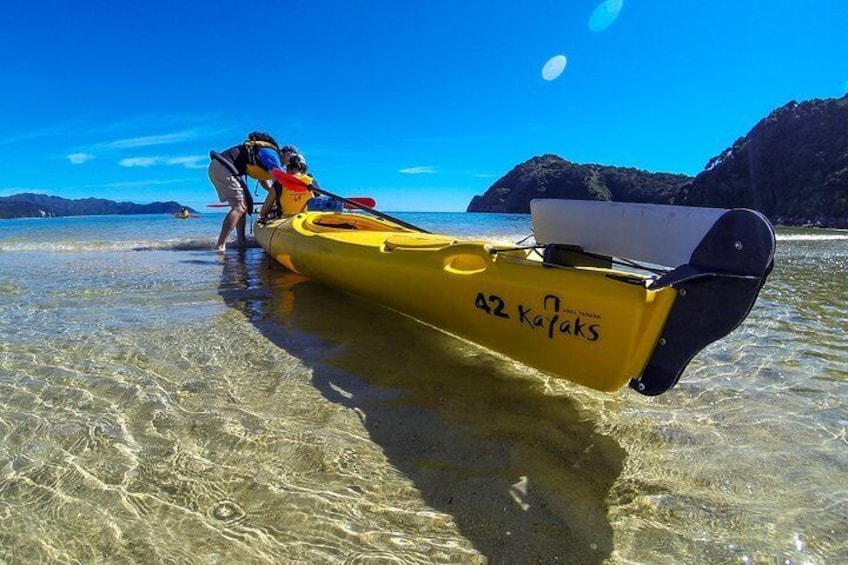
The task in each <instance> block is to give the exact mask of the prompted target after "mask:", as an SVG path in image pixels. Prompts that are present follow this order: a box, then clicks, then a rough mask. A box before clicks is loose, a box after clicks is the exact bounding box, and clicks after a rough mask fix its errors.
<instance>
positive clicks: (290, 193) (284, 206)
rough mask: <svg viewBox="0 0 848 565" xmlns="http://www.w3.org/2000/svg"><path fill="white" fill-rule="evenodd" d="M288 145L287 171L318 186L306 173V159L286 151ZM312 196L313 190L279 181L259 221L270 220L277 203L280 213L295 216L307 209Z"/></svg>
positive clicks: (262, 222)
mask: <svg viewBox="0 0 848 565" xmlns="http://www.w3.org/2000/svg"><path fill="white" fill-rule="evenodd" d="M286 149H288V147H284V148H283V160H284V162H285V163H286V172H287V173H289V174H291V175H293V176H295V177H297V178H298V179H300V180H301V181H303V182H304V183H305V184H306V185H307V186H310V185H311V186H316V187H317V186H318V183H317V182H315V180H314V179H313V178H312V177H311V176H309V175H308V174H306V171H307V170H308V168H309V167H308V166H307V164H306V159H305V158H304V157H303V155H301V154H299V153H290V152H286ZM311 198H312V191H311V190H308V189H304V188H300V187H292V186H284V185H281V184H280V183H279V182H275V183H274V184H273V190H272V191H270V192H269V193H268V197H267V198H266V199H265V203H264V204H262V210H260V211H259V220H258V221H257V223H259V224H264V223H265V222H267V221H268V217H269V214H270V213H271V210H272V209H273V208H274V206H275V205H276V209H277V212H278V214H279V215H282V216H293V215H295V214H299V213H300V212H303V210H305V209H306V204H307V203H308V202H309V200H310V199H311Z"/></svg>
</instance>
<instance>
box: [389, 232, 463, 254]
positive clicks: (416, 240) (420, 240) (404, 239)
mask: <svg viewBox="0 0 848 565" xmlns="http://www.w3.org/2000/svg"><path fill="white" fill-rule="evenodd" d="M454 243H456V240H455V239H452V238H449V237H440V236H436V237H434V236H432V235H417V234H396V235H390V236H389V237H387V238H386V239H385V241H384V242H383V247H384V249H385V250H386V251H394V250H395V249H422V250H427V249H430V250H432V249H442V248H444V247H447V246H448V245H453V244H454Z"/></svg>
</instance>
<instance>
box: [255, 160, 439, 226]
mask: <svg viewBox="0 0 848 565" xmlns="http://www.w3.org/2000/svg"><path fill="white" fill-rule="evenodd" d="M271 174H273V175H274V178H276V179H277V181H278V182H279V183H281V184H288V185H289V186H292V187H293V188H295V190H311V191H312V192H317V193H318V194H323V195H324V196H329V197H330V198H334V199H336V200H338V201H340V202H343V203H344V204H347V205H348V206H350V207H351V208H358V209H359V210H362V211H363V212H368V213H369V214H373V215H375V216H377V217H378V218H383V219H384V220H389V221H390V222H394V223H396V224H398V225H399V226H403V227H405V228H409V229H411V230H415V231H420V232H421V233H430V232H428V231H427V230H425V229H421V228H419V227H418V226H414V225H412V224H410V223H407V222H404V221H403V220H399V219H398V218H395V217H392V216H389V215H388V214H384V213H382V212H378V211H377V210H374V209H373V208H370V207H368V206H365V205H363V204H360V203H359V202H356V201H355V200H351V199H349V198H345V197H344V196H339V195H338V194H333V193H332V192H328V191H326V190H324V189H323V188H318V187H317V186H315V185H314V184H307V183H305V182H304V181H302V180H300V179H299V178H297V177H296V176H294V175H291V174H289V173H284V172H283V171H281V170H280V169H274V170H273V171H271Z"/></svg>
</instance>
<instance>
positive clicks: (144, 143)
mask: <svg viewBox="0 0 848 565" xmlns="http://www.w3.org/2000/svg"><path fill="white" fill-rule="evenodd" d="M202 136H203V134H201V133H200V132H198V131H196V130H187V131H179V132H176V133H166V134H163V135H147V136H144V137H132V138H129V139H119V140H117V141H110V142H109V143H105V144H104V145H103V146H104V147H105V148H106V149H131V148H135V147H150V146H152V145H168V144H170V143H180V142H182V141H188V140H190V139H194V138H196V137H202Z"/></svg>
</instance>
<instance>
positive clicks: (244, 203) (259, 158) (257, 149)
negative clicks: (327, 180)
mask: <svg viewBox="0 0 848 565" xmlns="http://www.w3.org/2000/svg"><path fill="white" fill-rule="evenodd" d="M209 157H210V159H211V162H210V163H209V180H210V181H211V182H212V185H213V186H214V187H215V190H216V191H217V192H218V199H219V200H220V201H221V202H227V203H228V204H229V205H230V211H229V212H228V213H227V215H226V217H225V218H224V222H223V224H222V225H221V233H220V235H219V236H218V243H217V245H216V248H217V249H218V251H224V250H225V249H226V245H227V238H228V237H229V236H230V233H231V232H232V231H233V228H235V230H236V235H237V240H238V244H239V245H240V246H244V245H246V244H247V239H246V237H245V223H246V218H245V214H251V213H252V212H253V198H252V197H251V195H250V190H249V189H248V187H247V183H246V181H245V180H244V178H243V177H245V176H248V177H250V178H253V179H256V180H258V181H259V182H260V183H262V185H263V186H264V187H265V188H266V189H267V190H269V191H270V190H271V187H272V185H273V182H274V177H273V175H272V174H271V171H273V170H274V169H282V163H281V161H280V146H279V145H277V142H276V140H275V139H274V138H273V137H271V136H270V135H268V134H267V133H263V132H258V131H255V132H252V133H250V134H249V135H248V136H247V140H245V141H244V142H243V143H241V144H239V145H236V146H233V147H230V148H229V149H227V150H226V151H222V152H221V153H218V152H216V151H210V153H209Z"/></svg>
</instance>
